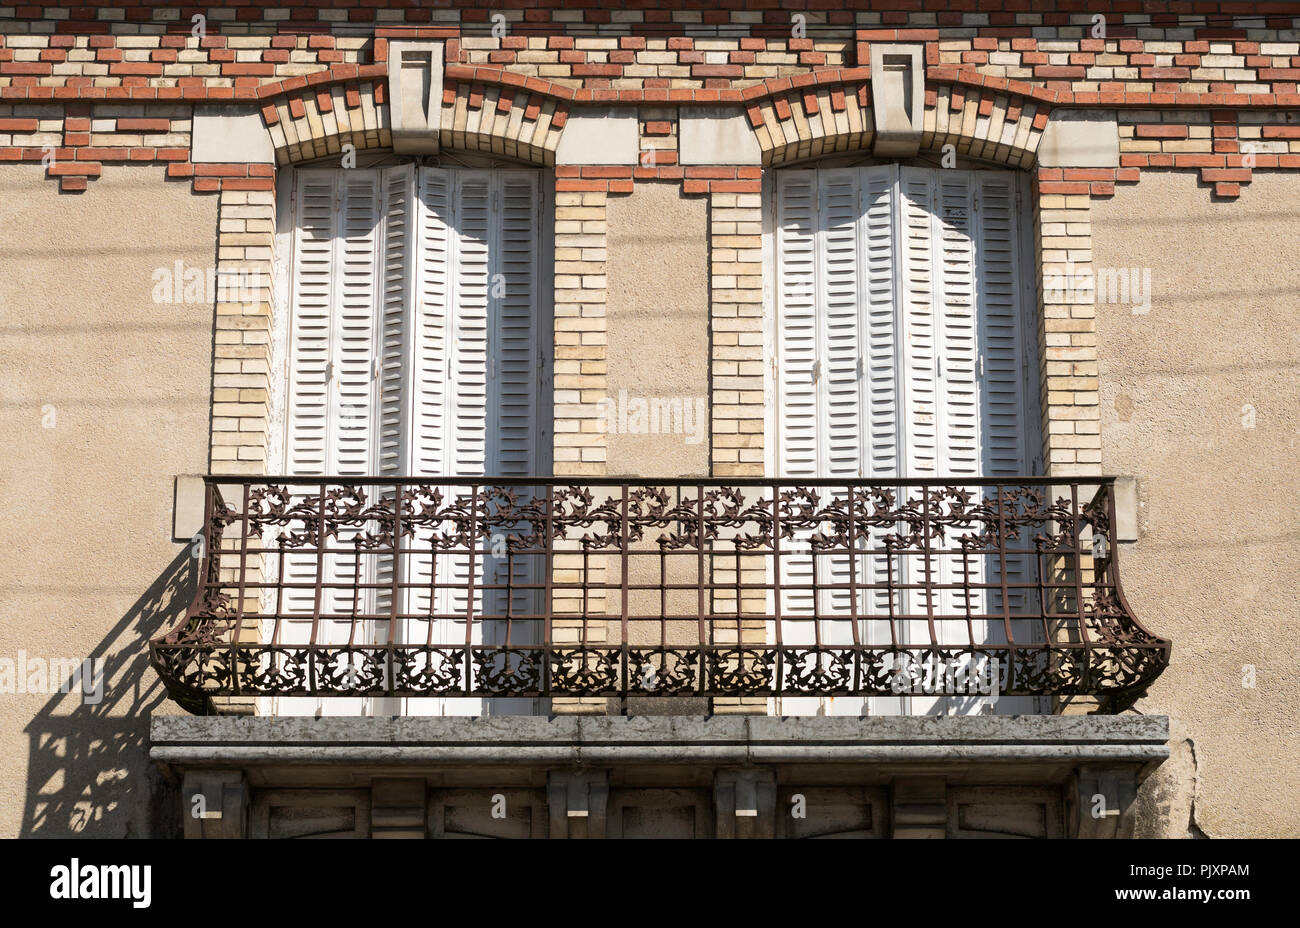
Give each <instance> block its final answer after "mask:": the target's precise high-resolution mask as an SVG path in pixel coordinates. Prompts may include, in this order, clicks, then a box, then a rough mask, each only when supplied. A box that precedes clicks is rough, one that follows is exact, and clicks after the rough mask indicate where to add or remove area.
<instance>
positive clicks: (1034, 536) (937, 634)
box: [151, 477, 1170, 712]
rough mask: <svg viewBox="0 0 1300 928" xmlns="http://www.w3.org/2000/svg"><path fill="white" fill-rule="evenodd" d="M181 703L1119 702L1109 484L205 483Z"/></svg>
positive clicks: (1128, 662) (1126, 677)
mask: <svg viewBox="0 0 1300 928" xmlns="http://www.w3.org/2000/svg"><path fill="white" fill-rule="evenodd" d="M206 492H207V500H206V523H205V525H206V527H205V529H204V550H203V551H202V552H200V553H201V554H202V556H203V563H202V569H201V571H200V582H199V589H198V592H197V595H196V596H195V599H194V601H193V604H192V606H191V608H190V609H189V612H188V615H187V616H186V618H185V620H184V621H183V622H182V623H181V624H180V625H178V626H177V627H176V628H174V629H172V630H171V631H169V632H167V633H166V634H165V635H163V636H162V637H160V638H158V639H156V640H154V641H153V642H152V643H151V653H152V660H153V664H154V666H155V667H156V668H157V670H158V672H159V674H160V675H161V677H162V679H163V680H164V681H165V683H166V685H167V687H168V689H169V691H170V693H171V695H172V696H173V698H175V699H176V700H177V701H178V702H180V703H181V704H182V705H184V706H185V707H187V708H189V709H190V710H191V711H196V712H202V711H206V709H207V708H208V707H209V706H210V704H211V697H216V696H250V695H251V696H295V695H296V696H366V697H382V696H389V697H560V696H615V697H627V696H656V697H662V696H695V697H700V696H706V697H707V696H712V697H719V696H741V697H795V696H845V697H864V698H869V699H878V700H880V699H901V698H931V697H934V696H935V694H936V693H937V694H952V693H962V694H968V693H982V694H986V695H987V694H998V695H1003V696H1009V695H1017V694H1019V695H1032V696H1049V695H1050V696H1061V697H1063V696H1079V695H1088V696H1094V697H1098V698H1099V700H1100V701H1101V703H1102V705H1103V707H1104V706H1106V705H1109V706H1110V707H1112V708H1114V707H1116V706H1122V705H1124V704H1126V703H1127V702H1131V701H1132V699H1133V698H1136V695H1138V694H1140V692H1141V691H1142V690H1143V689H1144V688H1145V687H1146V686H1147V685H1148V684H1149V683H1150V682H1151V681H1152V680H1153V679H1154V678H1155V677H1156V676H1157V675H1158V674H1159V673H1160V672H1161V671H1162V670H1163V669H1164V667H1165V666H1166V664H1167V662H1168V657H1169V650H1170V644H1169V642H1168V641H1166V640H1163V639H1161V638H1158V637H1156V636H1155V635H1153V634H1151V633H1150V632H1148V631H1147V630H1146V629H1145V628H1143V626H1142V625H1141V624H1140V623H1139V622H1138V621H1137V620H1136V619H1135V618H1134V617H1133V615H1132V613H1131V612H1130V610H1129V608H1128V605H1127V603H1126V601H1125V598H1124V594H1123V592H1122V590H1121V588H1120V582H1119V575H1118V565H1117V563H1116V545H1115V542H1114V537H1113V532H1112V526H1113V525H1114V524H1115V502H1114V490H1113V484H1112V481H1111V480H1109V479H1104V478H1098V479H1095V480H1089V479H1081V478H1073V479H1071V480H1067V481H1062V480H1055V481H1053V480H1051V479H1048V478H1017V479H1012V480H972V479H971V478H959V479H953V480H947V481H924V480H873V481H842V480H840V481H833V480H807V479H801V480H797V481H796V480H776V481H773V480H745V479H729V480H716V479H710V480H676V479H665V480H643V481H635V482H628V481H620V480H607V479H593V478H570V479H567V480H555V479H551V478H522V479H499V478H477V479H475V478H422V477H412V478H398V479H392V478H383V479H361V478H307V477H303V478H296V477H256V478H242V477H209V478H208V479H207V491H206Z"/></svg>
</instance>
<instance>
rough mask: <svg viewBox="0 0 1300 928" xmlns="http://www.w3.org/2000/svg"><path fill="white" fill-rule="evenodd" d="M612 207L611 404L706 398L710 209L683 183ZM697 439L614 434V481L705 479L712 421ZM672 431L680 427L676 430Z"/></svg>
mask: <svg viewBox="0 0 1300 928" xmlns="http://www.w3.org/2000/svg"><path fill="white" fill-rule="evenodd" d="M635 191H636V192H635V193H632V194H630V195H628V196H613V197H610V199H609V204H608V213H607V218H608V222H609V231H608V236H609V237H608V245H609V265H608V286H609V293H608V303H607V305H606V313H607V314H608V319H607V331H608V332H609V348H608V354H607V355H606V357H607V359H608V365H609V367H608V374H607V376H608V384H609V396H610V398H611V399H612V400H614V401H615V402H618V400H619V396H620V392H621V391H627V397H628V401H629V403H630V402H631V401H632V400H635V399H638V398H639V399H642V400H650V399H653V398H670V399H682V400H683V401H689V402H690V403H691V404H692V406H693V408H694V406H695V405H696V404H698V402H700V401H704V400H705V399H706V398H707V396H708V363H709V281H708V210H707V201H706V200H705V198H704V197H698V196H696V197H685V196H682V193H681V187H680V185H678V184H637V185H636V188H635ZM694 418H695V417H692V421H691V423H690V424H692V425H694V426H695V428H696V432H695V434H694V435H688V434H686V433H685V431H683V432H682V433H681V434H678V433H677V432H676V431H672V432H667V433H663V432H661V433H659V434H645V433H642V434H631V433H622V432H616V433H614V434H610V435H608V436H607V441H608V448H609V458H608V470H609V474H610V475H611V476H620V475H625V474H626V475H637V476H665V477H670V476H672V477H676V476H701V475H705V474H707V473H708V472H709V440H708V417H707V415H706V416H705V418H704V422H703V423H700V422H697V421H694ZM674 427H675V423H674Z"/></svg>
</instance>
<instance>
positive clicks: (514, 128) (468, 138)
mask: <svg viewBox="0 0 1300 928" xmlns="http://www.w3.org/2000/svg"><path fill="white" fill-rule="evenodd" d="M568 116H569V107H568V105H567V104H566V103H564V102H563V101H561V100H557V99H555V98H554V97H546V96H542V95H540V94H536V93H533V92H532V91H529V90H523V89H515V88H511V87H510V86H508V85H504V84H502V85H495V84H493V85H484V84H466V83H461V84H457V85H455V86H448V87H446V88H445V89H444V90H443V98H442V141H441V144H442V146H443V147H444V148H455V149H460V150H463V151H481V152H485V153H489V154H494V155H501V156H504V157H506V158H517V159H519V160H521V161H529V162H532V163H533V164H544V165H553V164H555V146H556V145H558V144H559V141H560V132H561V131H562V130H563V129H564V124H565V122H566V120H567V119H568Z"/></svg>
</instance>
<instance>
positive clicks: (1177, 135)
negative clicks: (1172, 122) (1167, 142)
mask: <svg viewBox="0 0 1300 928" xmlns="http://www.w3.org/2000/svg"><path fill="white" fill-rule="evenodd" d="M1133 134H1134V135H1135V136H1137V137H1138V138H1140V139H1185V138H1187V127H1186V126H1164V125H1149V124H1148V125H1139V126H1137V127H1136V128H1135V129H1134V130H1133Z"/></svg>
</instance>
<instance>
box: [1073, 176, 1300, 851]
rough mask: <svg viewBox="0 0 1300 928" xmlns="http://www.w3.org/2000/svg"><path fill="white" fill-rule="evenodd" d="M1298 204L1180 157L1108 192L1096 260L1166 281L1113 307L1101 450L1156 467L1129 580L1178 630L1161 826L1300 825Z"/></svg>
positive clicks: (1152, 701)
mask: <svg viewBox="0 0 1300 928" xmlns="http://www.w3.org/2000/svg"><path fill="white" fill-rule="evenodd" d="M1298 216H1300V179H1297V178H1296V177H1295V176H1294V175H1292V176H1285V175H1278V174H1263V173H1261V174H1257V175H1256V176H1255V179H1254V181H1253V182H1252V183H1251V184H1250V185H1249V186H1247V187H1244V188H1243V189H1242V195H1241V199H1240V200H1238V201H1236V202H1213V201H1212V200H1211V197H1210V195H1209V191H1208V190H1207V189H1205V188H1204V187H1201V186H1198V184H1197V180H1196V177H1195V175H1191V174H1186V173H1179V174H1149V175H1144V176H1143V178H1142V181H1141V183H1140V184H1138V185H1136V186H1133V187H1126V186H1121V187H1119V188H1118V189H1117V191H1116V195H1115V197H1114V198H1113V199H1111V200H1098V201H1094V204H1093V234H1094V245H1095V261H1096V264H1097V266H1098V267H1138V268H1148V267H1149V268H1150V269H1151V283H1152V290H1153V296H1152V299H1151V306H1150V310H1149V312H1146V313H1141V312H1139V313H1134V312H1133V307H1131V306H1126V305H1118V304H1114V305H1112V304H1106V303H1099V304H1098V307H1097V310H1098V317H1099V318H1098V343H1099V354H1100V375H1101V428H1102V466H1103V469H1104V471H1105V472H1106V473H1115V474H1133V475H1135V476H1136V477H1137V480H1138V499H1139V505H1140V508H1139V516H1138V518H1139V532H1140V537H1139V539H1138V541H1137V542H1136V543H1135V544H1132V545H1125V546H1124V548H1123V549H1122V550H1121V552H1120V576H1121V579H1122V581H1123V584H1124V589H1125V592H1126V594H1127V596H1128V599H1129V603H1130V604H1131V605H1132V607H1133V609H1134V611H1135V613H1136V614H1137V616H1138V617H1139V619H1141V621H1143V622H1144V623H1145V624H1146V625H1147V626H1148V627H1150V628H1152V629H1153V630H1155V631H1157V632H1159V633H1161V634H1163V635H1165V636H1168V637H1170V638H1172V639H1173V643H1174V650H1173V661H1172V665H1171V666H1170V668H1169V669H1168V670H1167V671H1166V672H1165V674H1164V675H1163V676H1162V677H1161V678H1160V680H1159V681H1158V682H1157V683H1156V685H1155V686H1154V687H1153V688H1152V690H1151V693H1150V695H1149V696H1148V697H1147V698H1145V699H1143V700H1141V701H1140V702H1139V703H1138V705H1137V708H1138V709H1139V710H1140V711H1142V712H1146V713H1165V714H1168V715H1169V716H1170V720H1171V726H1172V727H1171V745H1170V746H1171V749H1172V752H1173V756H1172V757H1171V759H1170V760H1169V761H1168V762H1167V763H1166V764H1165V765H1164V766H1163V767H1162V768H1161V769H1160V771H1158V773H1157V774H1156V775H1155V776H1154V777H1153V778H1152V779H1151V780H1150V781H1148V783H1147V785H1146V787H1145V789H1144V790H1143V796H1142V803H1143V804H1142V809H1141V818H1140V828H1141V829H1142V831H1143V832H1144V833H1147V834H1152V835H1179V836H1183V835H1188V834H1192V835H1197V834H1205V835H1208V836H1210V837H1233V836H1249V835H1253V836H1265V835H1269V836H1291V837H1295V836H1297V835H1300V771H1298V770H1297V767H1296V758H1297V757H1298V756H1300V710H1298V709H1297V701H1296V692H1297V690H1298V689H1300V645H1298V643H1297V642H1298V639H1297V622H1296V619H1297V614H1298V613H1300V607H1297V605H1296V600H1297V595H1296V589H1297V584H1300V509H1298V508H1297V506H1296V501H1295V492H1296V486H1297V476H1296V467H1297V461H1298V460H1300V328H1298V327H1297V318H1298V317H1297V300H1298V299H1300V265H1297V262H1296V260H1295V256H1296V255H1300V223H1298V222H1297V217H1298ZM1252 415H1253V422H1252ZM1247 665H1253V666H1254V667H1255V668H1256V671H1255V673H1256V680H1255V685H1254V687H1253V688H1250V687H1244V686H1243V678H1244V675H1245V673H1246V671H1244V670H1243V668H1244V667H1246V666H1247Z"/></svg>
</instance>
